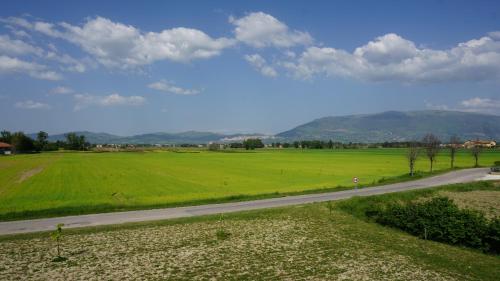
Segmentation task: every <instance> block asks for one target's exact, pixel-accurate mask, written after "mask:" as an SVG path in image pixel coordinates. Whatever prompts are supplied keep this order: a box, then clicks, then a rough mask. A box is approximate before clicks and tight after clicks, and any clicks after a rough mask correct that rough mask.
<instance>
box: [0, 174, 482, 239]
mask: <svg viewBox="0 0 500 281" xmlns="http://www.w3.org/2000/svg"><path fill="white" fill-rule="evenodd" d="M487 172H488V169H486V168H477V169H467V170H459V171H454V172H450V173H446V174H442V175H438V176H434V177H429V178H425V179H420V180H416V181H411V182H402V183H396V184H389V185H383V186H377V187H369V188H362V189H358V190H345V191H337V192H328V193H318V194H307V195H296V196H287V197H280V198H272V199H263V200H254V201H244V202H235V203H222V204H210V205H201V206H191V207H177V208H166V209H153V210H143V211H128V212H115V213H103V214H93V215H80V216H67V217H59V218H47V219H34V220H23V221H10V222H0V235H6V234H16V233H28V232H39V231H48V230H53V229H54V228H55V225H57V224H58V223H64V226H65V228H74V227H86V226H97V225H110V224H121V223H129V222H141V221H154V220H164V219H173V218H183V217H192V216H201V215H211V214H219V213H230V212H237V211H245V210H255V209H264V208H273V207H281V206H289V205H298V204H305V203H313V202H324V201H331V200H341V199H346V198H350V197H353V196H370V195H376V194H384V193H391V192H399V191H406V190H413V189H422V188H429V187H434V186H439V185H445V184H452V183H462V182H471V181H475V180H479V179H481V178H484V177H485V176H486V174H487Z"/></svg>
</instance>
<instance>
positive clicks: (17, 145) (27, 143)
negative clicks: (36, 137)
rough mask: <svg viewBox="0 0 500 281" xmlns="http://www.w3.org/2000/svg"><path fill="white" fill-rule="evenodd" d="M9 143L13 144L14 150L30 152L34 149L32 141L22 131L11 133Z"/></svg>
mask: <svg viewBox="0 0 500 281" xmlns="http://www.w3.org/2000/svg"><path fill="white" fill-rule="evenodd" d="M10 144H12V145H13V146H14V151H15V152H32V151H34V150H35V149H36V148H35V143H34V141H33V140H32V139H31V138H30V137H28V136H26V135H25V134H24V133H23V132H15V133H13V134H12V138H11V143H10Z"/></svg>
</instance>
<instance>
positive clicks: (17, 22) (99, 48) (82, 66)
mask: <svg viewBox="0 0 500 281" xmlns="http://www.w3.org/2000/svg"><path fill="white" fill-rule="evenodd" d="M0 85H1V87H0V117H1V118H0V120H1V121H0V129H6V130H10V131H24V132H26V133H32V132H37V131H40V130H44V131H46V132H49V134H56V133H64V132H69V131H82V130H87V131H93V132H107V133H112V134H118V135H124V136H125V135H133V134H141V133H150V132H181V131H189V130H196V131H211V132H219V133H227V134H230V133H265V134H275V133H279V132H281V131H285V130H288V129H291V128H293V127H295V126H297V125H300V124H302V123H305V122H309V121H311V120H313V119H316V118H321V117H325V116H338V115H349V114H368V113H375V112H382V111H388V110H400V111H410V110H427V109H438V110H460V111H468V112H480V113H487V114H497V115H500V90H499V89H500V1H79V2H76V1H2V2H1V3H0Z"/></svg>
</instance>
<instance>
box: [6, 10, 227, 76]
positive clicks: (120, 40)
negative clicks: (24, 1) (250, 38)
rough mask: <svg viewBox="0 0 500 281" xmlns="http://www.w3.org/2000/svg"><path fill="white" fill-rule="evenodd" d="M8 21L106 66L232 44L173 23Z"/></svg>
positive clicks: (177, 57) (192, 55)
mask: <svg viewBox="0 0 500 281" xmlns="http://www.w3.org/2000/svg"><path fill="white" fill-rule="evenodd" d="M3 20H4V22H5V21H8V22H10V23H11V24H18V26H22V27H24V28H27V29H30V30H34V31H37V32H40V33H42V34H44V35H47V36H50V37H54V38H61V39H64V40H67V41H69V42H71V43H73V44H75V45H77V46H79V47H81V48H82V50H84V51H85V52H87V53H89V54H90V55H92V56H94V57H95V58H96V59H97V61H99V62H100V63H101V64H103V65H105V66H107V67H117V68H124V69H126V68H134V67H137V66H142V65H147V64H151V63H153V62H156V61H161V60H170V61H177V62H187V61H191V60H195V59H206V58H210V57H213V56H217V55H219V54H220V52H221V51H222V50H223V49H225V48H228V47H230V46H232V45H234V43H235V40H234V39H228V38H224V37H222V38H217V39H214V38H211V37H210V36H208V35H207V34H205V33H204V32H203V31H200V30H197V29H191V28H184V27H177V28H172V29H165V30H163V31H161V32H143V31H141V30H139V29H137V28H136V27H134V26H131V25H125V24H122V23H119V22H113V21H111V20H109V19H107V18H103V17H96V18H92V19H88V20H87V22H85V23H84V24H83V25H81V26H76V25H71V24H69V23H59V24H52V23H47V22H35V23H30V22H27V21H26V20H23V19H19V18H7V19H3Z"/></svg>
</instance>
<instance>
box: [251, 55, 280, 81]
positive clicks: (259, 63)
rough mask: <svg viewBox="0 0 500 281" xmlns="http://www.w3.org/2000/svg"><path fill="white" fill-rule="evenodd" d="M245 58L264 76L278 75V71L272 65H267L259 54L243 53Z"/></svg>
mask: <svg viewBox="0 0 500 281" xmlns="http://www.w3.org/2000/svg"><path fill="white" fill-rule="evenodd" d="M245 60H246V61H247V62H248V63H250V64H251V65H252V66H253V67H254V68H255V69H257V70H258V71H259V72H260V73H261V74H262V75H264V76H268V77H276V76H278V72H276V70H275V69H274V68H273V67H271V66H269V65H268V64H267V61H266V60H265V59H264V58H263V57H262V56H261V55H259V54H253V55H245Z"/></svg>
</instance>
